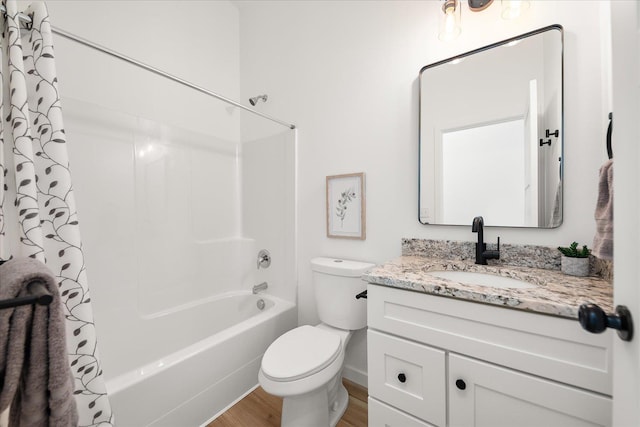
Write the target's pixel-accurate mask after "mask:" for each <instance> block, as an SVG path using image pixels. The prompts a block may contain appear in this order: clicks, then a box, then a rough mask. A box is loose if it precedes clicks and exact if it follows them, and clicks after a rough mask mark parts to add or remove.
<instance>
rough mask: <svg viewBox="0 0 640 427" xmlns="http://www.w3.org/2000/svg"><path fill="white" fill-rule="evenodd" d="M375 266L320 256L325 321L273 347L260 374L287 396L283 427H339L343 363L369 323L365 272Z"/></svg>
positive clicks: (318, 282) (318, 285)
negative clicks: (354, 339) (356, 335)
mask: <svg viewBox="0 0 640 427" xmlns="http://www.w3.org/2000/svg"><path fill="white" fill-rule="evenodd" d="M373 266H374V264H371V263H363V262H359V261H347V260H338V259H334V258H314V259H313V260H311V268H312V270H313V276H314V279H313V282H314V283H313V284H314V293H315V295H316V305H317V307H318V314H319V317H320V320H321V321H322V323H320V324H318V325H316V326H310V325H304V326H299V327H297V328H295V329H292V330H290V331H289V332H286V333H285V334H283V335H281V336H280V337H279V338H278V339H276V340H275V341H274V342H273V343H272V344H271V345H270V346H269V348H268V349H267V351H266V352H265V354H264V356H263V358H262V364H261V367H260V372H259V374H258V381H259V382H260V385H261V386H262V388H263V389H264V390H265V391H266V392H267V393H270V394H273V395H276V396H280V397H282V398H283V404H282V420H281V426H283V427H294V426H295V427H306V426H309V427H325V426H329V427H334V426H335V425H336V424H337V422H338V420H339V419H340V418H341V417H342V415H343V414H344V411H345V410H346V408H347V404H348V401H349V396H348V393H347V391H346V389H345V388H344V385H343V384H342V367H343V363H344V355H345V350H346V347H347V344H348V343H349V340H350V339H351V336H352V334H353V331H355V330H357V329H362V328H364V327H365V326H366V299H356V298H355V296H356V295H357V294H359V293H360V292H362V291H363V290H365V289H366V283H365V282H364V281H362V280H361V279H360V276H361V275H362V274H363V273H364V272H365V271H367V270H369V269H370V268H372V267H373Z"/></svg>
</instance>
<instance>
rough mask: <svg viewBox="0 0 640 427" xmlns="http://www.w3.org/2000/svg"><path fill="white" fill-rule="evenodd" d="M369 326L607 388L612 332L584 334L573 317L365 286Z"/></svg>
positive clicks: (609, 385) (609, 389) (604, 390)
mask: <svg viewBox="0 0 640 427" xmlns="http://www.w3.org/2000/svg"><path fill="white" fill-rule="evenodd" d="M367 290H368V300H367V318H368V322H367V324H368V326H369V329H370V330H371V329H374V330H378V331H383V332H388V333H390V334H394V335H399V336H402V337H403V338H408V339H411V340H414V341H418V342H424V343H428V344H429V345H432V346H435V347H438V348H444V349H447V350H448V351H452V352H457V353H461V354H466V355H469V356H471V357H474V358H477V359H481V360H486V361H488V362H492V363H495V364H497V365H502V366H505V367H509V368H513V369H517V370H520V371H523V372H529V373H532V374H534V375H538V376H540V377H544V378H550V379H553V380H555V381H559V382H562V383H565V384H570V385H574V386H577V387H580V388H584V389H587V390H593V391H597V392H599V393H602V394H606V395H611V393H612V375H611V369H612V360H613V357H612V356H613V355H612V347H613V340H612V337H613V334H612V333H611V330H607V331H605V332H604V333H602V334H590V333H588V332H586V331H584V330H582V328H581V327H580V324H579V323H578V321H577V320H571V319H566V318H561V317H555V316H547V315H541V314H534V313H527V312H525V311H521V310H510V309H508V308H502V307H495V306H492V305H488V304H480V303H474V302H468V301H461V300H457V299H455V298H447V297H442V296H434V295H427V294H424V293H420V292H414V291H409V290H401V289H395V288H391V287H387V286H380V285H372V284H370V285H369V286H368V287H367Z"/></svg>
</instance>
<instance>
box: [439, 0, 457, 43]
mask: <svg viewBox="0 0 640 427" xmlns="http://www.w3.org/2000/svg"><path fill="white" fill-rule="evenodd" d="M460 9H461V7H460V1H459V0H444V1H443V3H442V12H443V14H442V16H441V17H440V31H439V32H438V38H439V39H440V40H442V41H445V42H448V41H451V40H453V39H455V38H456V37H458V36H459V35H460V31H461V28H460Z"/></svg>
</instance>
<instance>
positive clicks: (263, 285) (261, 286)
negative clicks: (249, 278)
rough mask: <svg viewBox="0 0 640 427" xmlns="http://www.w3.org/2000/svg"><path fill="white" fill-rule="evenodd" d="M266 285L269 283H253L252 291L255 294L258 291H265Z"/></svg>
mask: <svg viewBox="0 0 640 427" xmlns="http://www.w3.org/2000/svg"><path fill="white" fill-rule="evenodd" d="M268 287H269V285H267V282H262V283H260V284H259V285H255V286H254V287H253V293H254V294H257V293H258V292H260V291H266V290H267V288H268Z"/></svg>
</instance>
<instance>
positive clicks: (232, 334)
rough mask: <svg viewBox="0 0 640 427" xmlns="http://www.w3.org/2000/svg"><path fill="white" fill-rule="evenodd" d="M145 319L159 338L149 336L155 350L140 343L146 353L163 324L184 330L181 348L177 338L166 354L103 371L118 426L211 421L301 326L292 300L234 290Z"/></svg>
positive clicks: (245, 389) (156, 345)
mask: <svg viewBox="0 0 640 427" xmlns="http://www.w3.org/2000/svg"><path fill="white" fill-rule="evenodd" d="M260 300H262V301H263V302H264V308H263V309H260V308H259V307H258V306H262V305H263V304H262V303H260V302H259V301H260ZM203 319H206V320H203ZM144 322H145V323H146V328H147V330H145V333H146V334H150V335H151V336H153V337H160V338H159V339H156V340H155V341H154V340H151V341H150V342H149V345H148V346H149V347H150V348H147V345H146V343H143V344H141V346H143V347H144V348H143V350H144V353H145V354H149V351H148V350H151V354H153V353H154V351H155V352H157V351H159V349H160V348H162V345H161V344H162V339H161V338H162V336H163V334H162V332H163V328H168V327H170V328H172V329H173V330H174V331H175V330H178V331H180V333H179V334H178V335H179V336H180V338H179V340H177V341H179V342H180V345H181V346H182V347H181V348H179V349H176V348H175V342H174V341H176V340H170V341H172V342H167V343H166V346H164V348H166V349H167V351H166V354H163V355H161V356H159V357H157V359H155V360H153V361H151V362H149V363H145V364H144V365H140V366H137V367H135V368H134V369H131V370H129V371H128V372H124V373H122V374H120V375H118V376H117V377H114V378H113V379H109V377H108V375H107V374H108V373H107V372H105V375H107V382H106V386H107V392H108V393H109V400H110V402H111V405H112V407H113V412H114V414H115V421H116V425H117V426H118V427H141V426H148V425H150V426H171V427H175V426H181V427H182V426H184V427H188V426H199V425H203V424H204V423H206V422H208V421H209V420H211V419H212V418H213V417H214V416H215V415H216V414H218V413H220V412H221V411H222V410H224V409H225V408H226V407H228V406H229V405H230V404H231V403H233V402H234V401H235V400H237V399H238V398H239V397H241V396H243V395H244V394H245V393H246V392H248V391H249V390H251V389H252V388H253V387H254V386H255V385H256V384H257V383H258V370H259V368H260V361H261V359H262V355H263V354H264V352H265V350H266V349H267V347H268V346H269V344H271V343H272V342H273V340H274V339H276V338H277V337H278V336H280V335H281V334H283V333H284V332H286V331H288V330H289V329H291V328H293V327H295V326H296V323H297V311H296V308H295V305H294V304H292V303H290V302H287V301H285V300H282V299H280V298H276V297H273V296H270V295H265V294H259V295H253V294H251V293H248V292H231V293H227V294H224V295H222V296H219V297H215V298H212V299H210V300H208V301H204V302H201V303H199V304H197V305H193V304H192V305H189V306H183V307H179V308H178V309H174V310H171V311H170V312H165V313H162V314H159V315H154V316H153V317H150V318H147V319H145V320H144ZM168 341H169V340H168ZM185 342H188V344H185ZM159 344H160V345H159ZM122 350H123V353H124V354H123V357H126V352H127V350H126V349H122ZM140 350H142V349H140ZM133 359H135V357H134V358H133ZM129 360H131V359H129Z"/></svg>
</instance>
